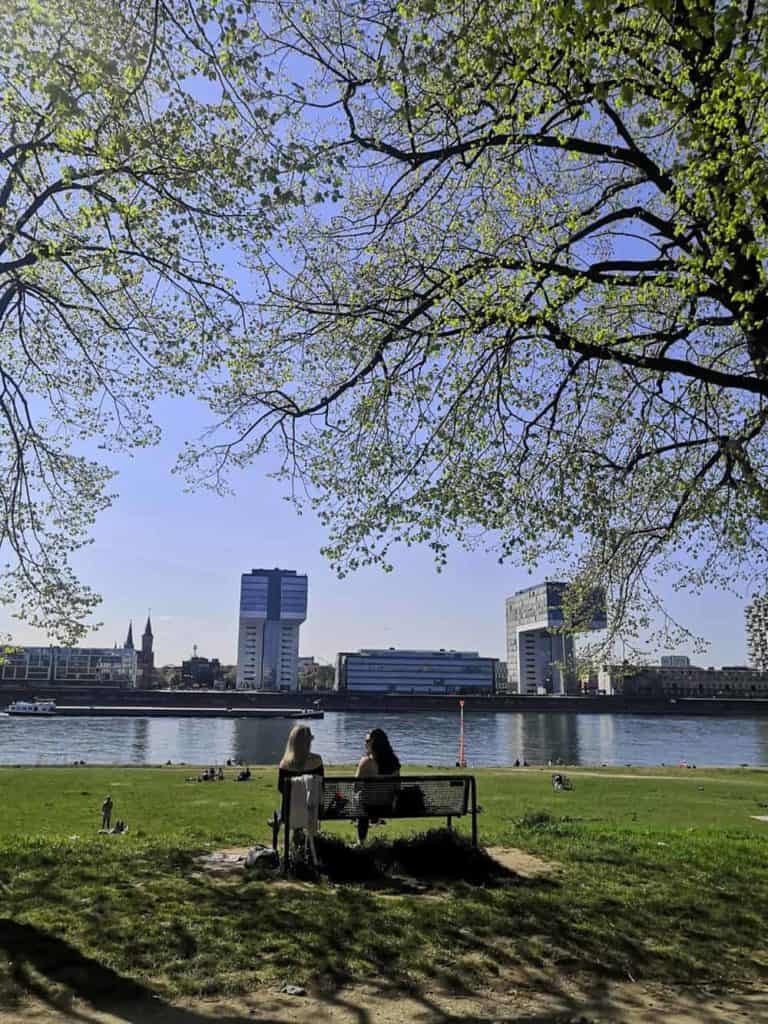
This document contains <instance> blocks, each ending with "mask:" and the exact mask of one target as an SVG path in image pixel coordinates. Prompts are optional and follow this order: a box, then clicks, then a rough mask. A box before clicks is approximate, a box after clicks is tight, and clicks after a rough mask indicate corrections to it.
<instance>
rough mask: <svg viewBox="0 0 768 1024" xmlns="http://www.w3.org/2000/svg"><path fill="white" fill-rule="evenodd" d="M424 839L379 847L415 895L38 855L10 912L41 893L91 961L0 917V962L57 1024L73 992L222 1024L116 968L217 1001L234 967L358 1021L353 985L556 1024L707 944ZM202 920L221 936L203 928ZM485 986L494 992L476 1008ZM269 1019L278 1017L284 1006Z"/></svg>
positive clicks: (364, 1009) (123, 1011)
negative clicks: (514, 996) (93, 892)
mask: <svg viewBox="0 0 768 1024" xmlns="http://www.w3.org/2000/svg"><path fill="white" fill-rule="evenodd" d="M431 843H433V839H430V840H429V842H428V843H425V844H423V846H422V848H421V849H420V850H419V849H416V850H413V849H402V848H399V847H398V848H397V849H398V850H399V852H398V853H397V855H396V856H395V855H394V853H393V852H392V851H393V850H394V849H395V844H383V846H384V845H388V846H389V852H387V850H386V849H382V850H381V851H379V853H380V854H381V857H380V859H383V860H385V861H387V863H388V864H390V866H391V867H390V870H394V871H396V872H401V871H403V872H404V871H405V870H406V868H407V869H408V870H409V871H413V872H414V874H415V876H416V882H417V883H418V886H419V890H420V889H421V887H422V886H423V884H424V879H425V878H426V879H428V885H427V889H428V891H427V892H426V893H425V892H421V891H419V890H417V891H414V890H413V889H412V888H411V889H409V888H408V887H407V886H402V885H401V884H400V883H399V881H398V880H397V876H394V877H393V878H392V879H391V883H393V884H392V886H391V888H390V890H388V891H387V890H386V889H385V890H382V889H381V887H380V886H379V884H378V883H375V888H373V889H371V888H369V887H368V884H367V883H366V882H365V880H364V879H361V880H359V881H357V882H356V884H347V883H339V882H337V883H335V884H326V883H321V884H318V885H293V886H281V885H276V884H274V882H273V880H270V879H267V878H265V879H259V878H254V877H253V876H249V875H246V876H245V877H244V878H243V879H242V880H241V881H239V882H235V883H234V884H233V883H232V882H231V881H226V882H224V881H222V880H221V879H218V878H215V877H209V876H206V875H204V874H201V873H200V871H199V866H198V865H197V864H196V863H195V861H194V859H193V858H192V857H191V856H179V857H178V858H171V859H169V858H166V860H165V861H161V860H160V859H158V858H150V857H147V858H145V859H144V860H143V861H141V862H137V859H136V858H135V857H134V858H132V859H131V860H130V861H129V860H125V861H120V862H119V866H120V871H116V870H115V868H116V867H117V866H118V863H117V862H115V864H111V863H110V864H108V865H105V864H103V863H101V862H99V863H98V864H97V863H95V862H94V863H92V864H83V863H82V861H78V862H77V863H76V864H75V863H74V862H73V863H71V864H67V865H66V867H67V869H68V870H69V872H70V873H69V874H64V876H63V877H57V876H62V871H61V865H60V864H57V863H56V860H55V858H54V859H53V860H52V861H51V862H50V863H48V862H46V863H44V864H42V865H38V870H37V872H36V873H35V875H34V885H33V884H32V881H31V880H30V879H26V880H25V881H24V883H23V885H19V886H18V889H17V890H16V891H14V895H13V899H14V904H15V906H14V913H16V914H17V915H18V916H20V917H21V916H24V917H26V916H28V915H29V916H31V915H32V914H34V913H35V912H36V911H34V910H32V908H33V906H34V901H35V900H36V901H38V902H39V895H38V894H39V893H40V892H46V894H47V895H46V901H45V903H46V906H45V915H46V920H47V921H48V922H56V924H55V925H50V924H49V927H55V928H56V931H59V924H58V922H61V931H62V932H63V933H66V929H67V927H68V923H69V922H73V923H75V932H74V933H75V934H77V933H78V932H79V934H80V935H81V936H83V938H82V944H83V946H84V947H85V948H88V949H98V950H100V951H103V952H100V953H99V954H98V959H96V958H95V957H88V956H85V955H84V954H82V953H81V952H80V951H79V950H77V949H76V948H75V947H74V946H72V945H71V944H70V943H68V942H67V941H65V939H63V938H60V937H58V936H57V935H53V934H51V932H50V931H48V930H46V929H45V928H43V927H38V926H35V925H31V924H26V923H25V924H22V923H20V922H19V921H16V920H12V919H6V920H2V919H0V961H1V960H2V959H3V957H2V955H1V952H3V951H5V952H6V957H5V959H7V960H8V961H9V963H10V966H11V971H12V975H13V983H14V985H15V988H16V990H17V991H18V992H32V993H33V994H35V995H37V996H38V997H39V998H41V999H43V1000H44V1001H45V1002H46V1003H48V1004H49V1005H51V1006H52V1007H55V1008H57V1009H60V1010H62V1011H64V1012H66V1013H68V1014H69V1017H68V1019H70V1020H76V1019H78V1018H77V1016H76V1015H75V1014H73V1013H72V1011H71V1010H70V1009H69V1004H68V1000H69V999H71V997H72V995H74V996H75V997H77V998H82V999H83V1000H86V1001H87V1002H89V1003H90V1004H91V1005H93V1006H94V1007H95V1008H96V1009H101V1010H108V1011H109V1012H112V1013H119V1015H120V1016H121V1017H122V1019H123V1020H125V1021H127V1022H129V1024H139V1022H142V1024H143V1022H147V1024H151V1022H153V1021H157V1022H158V1024H160V1022H161V1021H162V1022H163V1024H210V1022H212V1021H214V1020H215V1021H216V1022H217V1024H235V1022H236V1021H237V1022H239V1021H242V1020H244V1019H247V1018H233V1017H231V1016H230V1017H227V1016H226V1014H224V1015H221V1014H219V1013H215V1012H214V1011H213V1010H211V1013H210V1014H209V1015H206V1013H204V1012H202V1011H201V1010H200V1009H185V1008H181V1007H176V1006H173V1005H171V1004H169V1003H168V1002H166V1001H164V1000H163V999H160V998H158V996H157V994H156V993H155V992H153V991H152V990H151V989H150V988H149V987H148V986H147V985H144V984H142V983H139V982H134V981H131V980H130V979H129V978H127V977H125V976H124V975H122V974H120V973H118V971H119V970H122V969H124V970H125V971H126V973H127V972H128V971H132V972H135V973H136V974H140V975H141V976H143V977H146V978H151V977H154V976H155V974H157V975H162V974H164V973H168V972H170V971H176V974H175V978H176V981H177V983H178V984H179V987H180V989H181V990H186V991H192V990H194V989H197V990H198V991H200V990H202V991H206V992H210V994H211V995H216V994H218V993H220V992H222V991H224V989H225V988H226V987H227V985H228V984H229V979H231V978H232V977H233V976H234V977H236V976H237V975H238V973H240V974H241V977H242V990H243V991H247V990H248V987H249V986H253V985H254V984H255V983H254V981H253V977H254V975H253V967H254V964H257V965H258V966H259V968H261V967H264V968H265V969H268V970H267V976H271V977H272V978H273V979H275V983H276V984H280V983H282V981H298V982H299V983H300V984H306V985H307V986H308V988H309V990H310V991H311V992H313V993H315V994H316V998H317V999H318V1000H320V1001H321V1002H322V1003H325V1004H326V1005H328V1006H331V1007H336V1008H337V1009H339V1010H340V1011H342V1010H343V1012H345V1013H346V1014H349V1015H350V1016H351V1018H352V1019H353V1020H354V1021H355V1022H356V1024H369V1022H370V1021H372V1020H373V1017H372V1014H371V1012H370V1010H369V1008H368V1003H367V1002H366V992H365V989H364V988H361V987H360V985H361V983H362V984H363V985H364V986H368V987H369V989H370V991H372V992H373V993H374V994H375V995H376V997H377V998H378V999H379V1001H386V1000H395V999H396V998H399V997H400V996H402V995H404V994H405V995H407V996H408V997H409V998H410V999H411V1000H412V1002H413V1004H414V1006H415V1007H417V1008H420V1009H419V1010H418V1015H419V1019H420V1020H421V1021H423V1024H442V1022H451V1024H457V1022H465V1024H468V1022H470V1021H476V1022H486V1021H491V1020H495V1021H507V1020H509V1021H512V1020H514V1021H516V1022H517V1024H551V1022H552V1024H553V1022H555V1021H557V1022H558V1024H562V1022H564V1021H570V1020H571V1019H575V1020H578V1019H579V1017H580V1016H581V1017H584V1018H585V1019H586V1020H588V1021H590V1020H591V1019H592V1018H598V1019H600V1017H601V1016H605V1012H606V1009H608V1010H610V999H611V993H610V989H611V983H612V982H615V981H617V980H625V979H626V978H627V976H628V974H629V972H630V971H631V972H632V973H633V974H634V975H635V976H637V974H638V969H644V970H645V974H646V977H652V978H653V977H656V978H664V979H665V980H666V981H667V982H668V983H671V984H674V981H675V979H679V980H682V979H683V978H684V977H685V972H686V970H687V963H686V962H685V958H684V957H683V956H682V955H681V954H680V953H679V950H681V949H685V947H686V937H687V934H688V930H690V929H693V928H696V929H702V928H703V929H704V931H703V933H702V941H703V946H702V948H705V949H712V948H714V947H715V945H716V943H715V939H716V937H717V935H716V933H717V932H718V929H719V927H721V926H720V925H719V923H718V921H717V920H711V921H710V920H707V919H706V918H705V917H702V918H701V919H699V920H698V921H692V922H687V921H681V922H678V923H677V924H676V927H677V928H678V929H679V931H680V934H676V935H675V941H674V942H672V943H668V944H666V945H665V944H663V943H659V942H654V941H653V940H654V937H656V938H659V937H662V938H663V932H664V929H663V927H661V928H660V927H659V922H658V913H659V912H658V906H657V905H654V904H652V903H650V902H647V903H644V902H643V901H642V900H639V901H638V902H636V903H633V904H632V905H631V906H629V905H627V906H625V907H622V905H621V904H620V903H619V904H617V903H616V902H615V901H613V900H611V899H606V898H605V897H606V896H608V895H609V894H608V893H607V892H606V893H604V894H603V895H604V898H603V903H602V904H600V905H598V904H596V903H594V902H593V903H591V904H590V903H588V902H586V901H587V897H586V896H584V897H579V895H578V892H576V891H574V892H573V893H572V894H571V893H570V890H569V889H568V886H567V884H566V883H564V882H562V881H560V880H557V881H552V880H547V879H541V878H538V879H523V878H521V877H520V876H517V875H515V873H514V872H511V871H509V870H508V869H504V868H502V867H501V865H496V867H493V866H492V865H490V866H489V865H488V864H487V863H486V862H485V861H484V860H482V858H480V859H478V860H475V861H474V862H472V861H465V860H462V857H461V856H460V855H459V853H457V852H456V851H455V850H454V851H452V852H451V851H449V852H448V853H445V851H443V855H442V856H441V848H440V845H439V843H438V844H437V845H432V846H430V844H431ZM374 845H375V844H371V847H373V846H374ZM365 849H370V848H364V850H365ZM347 850H349V848H347ZM326 852H327V851H326ZM344 856H345V857H346V856H347V854H346V853H344ZM377 856H378V854H377ZM469 856H470V857H476V854H475V853H471V854H470V855H469ZM483 856H484V855H483ZM374 860H375V858H374ZM472 863H474V868H472ZM494 863H495V862H494ZM484 864H485V867H483V865H484ZM359 868H360V863H358V862H357V861H355V862H354V865H353V871H354V872H358V873H362V872H360V871H359ZM486 868H487V871H486ZM88 872H90V875H88ZM473 872H474V874H473ZM342 874H343V872H342ZM385 874H386V873H385ZM110 876H111V877H119V878H120V879H121V882H120V886H119V887H118V888H116V887H115V884H114V883H112V884H111V885H110V886H107V885H104V886H103V888H102V889H100V890H99V893H98V895H99V900H98V908H97V910H98V912H97V913H93V914H92V915H91V913H90V912H89V911H87V910H86V909H84V908H83V907H82V906H80V905H79V904H80V902H81V901H80V899H79V897H80V896H81V895H82V891H81V889H80V888H79V886H78V883H79V881H80V880H82V879H83V878H84V877H88V880H89V884H90V885H92V884H93V882H94V879H95V880H96V881H97V882H100V880H101V879H102V877H103V878H107V877H110ZM469 879H472V880H469ZM382 895H390V896H392V897H393V898H392V899H382ZM426 897H428V898H426ZM94 900H95V897H92V898H91V905H92V904H93V902H94ZM169 921H170V923H168V922H169ZM214 922H216V923H218V922H220V923H221V925H222V927H221V929H217V930H214V931H212V930H211V928H210V926H211V923H214ZM649 937H650V939H651V943H650V944H649V943H648V939H649ZM720 938H721V939H722V940H726V939H727V937H726V936H724V935H722V934H721V935H720ZM725 944H726V945H727V941H726V942H725ZM720 945H721V947H722V946H723V943H722V942H721V944H720ZM140 946H141V948H139V947H140ZM199 947H202V949H200V948H199ZM722 952H725V950H724V949H722V948H721V953H722ZM201 958H206V962H203V961H202V959H201ZM101 961H104V962H103V963H102V962H101ZM106 963H109V964H112V965H118V969H117V970H115V969H112V968H111V967H106V966H105V964H106ZM209 964H210V965H209ZM123 965H124V967H123ZM249 971H250V973H249ZM270 972H271V974H270ZM278 978H280V979H281V981H277V979H278ZM208 980H209V981H210V989H208V988H207V986H206V985H205V982H206V981H208ZM494 984H497V985H498V989H499V994H500V998H499V999H498V1000H495V999H494V996H493V995H491V996H490V998H487V995H488V992H489V991H492V990H493V986H494ZM510 987H519V988H520V990H521V991H524V992H527V993H529V994H530V996H531V998H530V1000H528V1003H531V1004H534V1005H535V1007H536V1009H535V1011H531V1012H529V1014H528V1016H525V1012H523V1013H522V1014H521V1013H520V1009H521V1008H520V1007H518V1009H517V1011H514V1010H513V1009H510V1011H509V1013H508V1014H507V1015H506V1016H505V1009H504V1007H503V1006H502V1005H501V1004H502V1003H504V1002H505V1003H506V1005H507V1006H509V1005H510V1003H512V1002H513V1000H511V999H506V1000H504V999H502V998H501V995H502V994H503V993H505V992H508V991H509V989H510ZM574 992H577V994H576V995H574ZM435 993H439V994H435ZM483 995H485V996H486V998H485V1000H484V1001H483V1004H482V1010H483V1013H482V1014H481V1015H480V1016H477V1015H475V1016H472V1015H471V1014H470V1015H467V1012H463V1011H462V1010H461V1007H462V1006H465V1007H467V1008H469V1006H470V1004H474V1005H475V1006H479V1005H480V1000H481V996H483ZM270 998H271V997H270V996H269V994H268V990H265V989H264V988H261V989H260V990H259V992H258V993H254V999H255V1000H257V1001H258V1010H259V1013H260V1014H263V1013H264V1012H265V1011H267V1012H268V1013H269V1012H273V1011H274V1012H275V1013H277V1007H278V1005H280V1004H279V1003H275V1002H274V1000H273V1001H272V1005H269V1001H270ZM265 1000H266V1002H265ZM246 1001H247V997H246ZM494 1002H496V1003H497V1004H498V1005H493V1004H494ZM488 1003H490V1004H491V1006H492V1008H491V1009H489V1010H488V1015H487V1016H486V1015H485V1014H484V1011H485V1006H486V1005H488ZM441 1004H442V1005H441ZM550 1006H551V1007H552V1009H551V1010H550V1009H548V1007H550ZM309 1007H310V1004H309V1003H305V1004H304V1005H302V1002H301V1000H300V999H299V1000H297V1002H296V1003H295V1008H296V1016H294V1017H293V1019H296V1020H300V1019H307V1018H305V1017H303V1016H302V1014H303V1013H304V1011H305V1010H308V1009H309ZM542 1007H545V1008H542ZM116 1008H117V1009H116ZM457 1008H458V1009H457ZM282 1009H283V1010H285V1011H286V1013H288V1012H292V1006H291V1007H288V1008H286V1007H285V1006H284V1005H283V1006H282ZM598 1011H601V1012H598ZM310 1015H311V1014H310ZM81 1019H82V1020H83V1021H85V1020H87V1018H86V1017H82V1018H81ZM259 1019H260V1020H261V1021H262V1022H264V1021H266V1020H268V1019H269V1018H267V1017H264V1016H263V1015H262V1016H260V1017H259ZM274 1019H275V1020H276V1019H278V1018H277V1016H276V1017H275V1018H274ZM282 1019H286V1018H285V1017H282ZM695 1019H697V1020H700V1021H701V1024H710V1022H712V1024H714V1022H716V1021H719V1020H720V1019H722V1017H719V1016H718V1015H717V1014H716V1013H714V1012H713V1013H712V1014H710V1013H709V1011H708V1010H707V1009H706V1008H705V1007H702V1009H701V1012H700V1013H698V1015H697V1016H696V1018H695Z"/></svg>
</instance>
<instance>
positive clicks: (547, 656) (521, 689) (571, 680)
mask: <svg viewBox="0 0 768 1024" xmlns="http://www.w3.org/2000/svg"><path fill="white" fill-rule="evenodd" d="M567 586H568V585H567V584H566V583H549V582H547V583H538V584H536V585H535V586H533V587H527V588H526V589H525V590H519V591H518V592H517V593H516V594H514V595H513V596H512V597H508V598H507V602H506V610H507V689H508V690H509V691H511V692H512V693H533V694H535V693H555V694H565V693H577V692H578V691H579V685H578V682H577V679H576V666H575V645H574V633H576V632H583V631H587V630H593V629H605V627H606V624H607V620H606V613H605V595H604V593H603V591H602V590H600V589H599V588H595V589H594V590H593V591H592V592H591V593H590V595H589V597H588V599H587V601H586V602H583V605H584V606H583V608H582V609H581V610H579V611H576V610H574V609H571V610H570V617H571V619H572V620H573V621H572V622H570V623H566V621H565V610H564V604H567V598H566V591H567ZM566 627H567V628H566Z"/></svg>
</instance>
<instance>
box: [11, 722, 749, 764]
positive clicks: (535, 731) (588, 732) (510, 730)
mask: <svg viewBox="0 0 768 1024" xmlns="http://www.w3.org/2000/svg"><path fill="white" fill-rule="evenodd" d="M293 724H294V722H293V721H291V720H290V719H283V718H274V719H261V720H259V719H244V718H238V719H226V718H214V719H201V718H90V719H89V718H67V719H45V720H30V719H23V718H8V717H7V716H1V715H0V764H72V762H73V761H80V760H82V761H86V762H87V763H89V764H97V763H106V764H163V763H165V762H166V761H173V762H174V763H179V762H182V761H183V762H186V763H187V764H206V765H208V764H224V763H225V762H226V761H227V759H228V758H229V759H235V760H240V761H244V762H246V763H248V764H252V765H253V764H277V762H278V760H279V759H280V757H281V755H282V753H283V750H284V749H285V741H286V739H287V736H288V732H289V731H290V729H291V727H292V725H293ZM310 724H311V728H312V731H313V733H314V735H315V742H314V748H315V749H316V750H317V751H318V752H319V753H321V754H322V755H323V757H324V759H325V761H326V762H327V763H329V764H337V765H340V764H347V765H354V764H355V763H356V762H357V760H358V758H359V757H360V756H361V755H362V753H363V741H364V738H365V735H366V732H367V731H368V730H369V729H371V728H372V727H373V726H379V727H381V728H382V729H385V730H386V731H387V732H388V733H389V736H390V739H391V740H392V744H393V746H394V748H395V750H396V751H397V753H398V755H399V757H400V758H401V760H402V761H404V762H406V763H409V764H422V765H433V766H441V765H453V764H455V762H456V757H457V753H458V738H459V722H458V716H457V715H456V714H454V713H451V712H436V713H433V714H359V713H355V714H341V713H339V714H334V713H329V714H327V715H326V716H325V718H324V719H322V720H313V721H312V722H311V723H310ZM466 757H467V762H468V764H469V765H470V766H473V765H474V766H481V765H490V766H493V765H511V764H513V763H514V762H515V760H516V759H518V760H520V761H523V760H526V761H528V762H529V764H546V762H547V761H548V760H552V761H557V760H562V761H563V762H564V763H566V764H609V765H623V764H636V765H644V764H645V765H654V764H656V765H658V764H676V763H678V762H680V761H686V762H688V763H693V764H699V765H704V764H732V765H738V764H742V763H746V764H752V765H756V764H766V763H767V762H768V721H766V720H765V719H747V718H743V719H723V720H718V719H712V718H652V717H650V716H642V717H632V716H629V715H616V716H612V715H564V714H544V713H535V714H534V713H528V714H498V713H493V712H487V711H483V712H478V713H471V714H468V715H467V716H466Z"/></svg>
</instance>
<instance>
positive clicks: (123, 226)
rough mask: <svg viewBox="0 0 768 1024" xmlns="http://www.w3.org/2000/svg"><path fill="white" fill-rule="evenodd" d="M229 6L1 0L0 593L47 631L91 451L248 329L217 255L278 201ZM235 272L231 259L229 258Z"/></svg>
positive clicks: (237, 244) (82, 605) (102, 467)
mask: <svg viewBox="0 0 768 1024" xmlns="http://www.w3.org/2000/svg"><path fill="white" fill-rule="evenodd" d="M246 14H247V11H245V8H244V7H243V6H242V5H234V4H229V3H211V4H206V3H198V2H195V0H123V2H121V3H114V2H112V0H57V2H56V3H55V4H50V3H43V2H40V0H17V2H6V3H4V4H2V5H1V6H0V516H1V519H0V548H1V549H2V552H3V555H4V556H5V558H6V559H7V561H8V564H7V566H5V569H4V572H3V576H2V579H1V580H0V600H3V601H5V602H12V603H13V604H14V607H15V610H16V612H17V613H18V614H19V615H20V617H23V618H26V619H27V620H28V621H31V622H33V623H35V624H37V625H40V626H43V627H46V628H47V629H48V630H49V631H50V632H52V633H53V634H54V635H56V636H57V637H58V638H59V639H62V640H73V639H75V638H76V637H77V636H78V635H79V634H80V633H81V632H82V629H83V627H82V620H83V618H84V617H86V616H87V615H88V613H89V612H90V611H91V609H92V608H93V606H94V605H95V603H96V602H97V600H98V598H97V596H96V595H95V594H94V593H93V592H92V591H91V590H90V589H89V588H88V587H87V586H85V585H83V584H82V583H81V582H80V581H79V580H78V578H77V574H76V573H75V572H74V571H73V568H72V563H71V556H72V553H73V552H74V551H75V550H76V549H77V548H78V547H79V546H80V545H81V544H83V543H85V542H86V541H87V540H88V536H89V532H90V528H91V526H92V523H93V521H94V517H95V515H96V514H97V513H98V512H99V511H100V510H101V509H103V508H104V507H105V506H106V505H108V504H109V502H110V500H111V495H110V493H109V480H110V476H111V473H110V469H109V466H108V463H107V462H106V461H105V455H104V451H103V449H107V450H110V449H112V450H114V449H119V448H125V447H126V446H128V447H131V446H137V445H138V446H140V445H146V444H149V443H151V442H152V441H153V440H154V439H155V437H156V428H155V426H154V425H153V423H152V422H151V419H150V410H151V403H152V400H153V398H154V397H155V396H156V395H158V394H164V393H180V392H181V391H183V390H186V389H188V388H190V387H191V386H192V385H193V383H194V381H195V380H196V379H197V375H198V373H199V372H200V370H201V369H202V368H203V367H204V366H207V367H210V366H211V365H212V364H213V362H214V361H215V359H216V358H217V353H219V352H220V351H222V350H223V349H225V348H226V346H227V344H228V342H229V341H230V340H231V339H232V338H233V337H234V336H236V335H237V334H238V333H239V332H241V331H242V330H243V326H244V324H245V323H246V322H247V319H248V309H247V303H246V302H245V301H244V300H243V297H242V295H241V294H240V293H239V288H238V284H237V282H236V281H233V280H230V279H229V278H228V275H227V274H225V273H224V271H223V269H222V266H223V264H224V262H225V258H226V261H227V262H228V263H229V265H234V261H235V260H236V259H238V258H240V257H241V256H242V254H243V253H244V252H246V251H247V250H248V248H249V247H250V246H252V245H254V244H257V240H258V239H259V238H260V237H262V236H263V234H264V231H265V226H266V225H267V223H269V224H270V225H274V223H275V221H276V220H277V219H279V212H278V211H279V208H280V206H281V197H280V196H279V195H278V194H276V191H275V187H274V183H273V182H274V171H273V166H272V164H273V163H275V164H277V165H278V166H279V154H278V151H279V150H280V148H281V144H280V143H279V142H278V141H277V139H276V138H273V139H270V137H269V136H268V135H267V133H266V131H265V128H266V127H267V120H266V117H265V115H264V112H263V110H262V109H261V108H260V107H259V102H258V101H259V97H258V95H257V93H256V92H255V91H254V88H253V87H252V84H253V82H254V81H255V78H254V76H253V75H252V74H251V73H250V71H249V67H250V65H251V64H252V63H253V61H254V59H255V58H254V53H255V51H254V48H253V45H252V42H251V40H250V38H249V34H248V31H247V28H246V22H247V17H246V16H245V15H246ZM229 276H232V275H229Z"/></svg>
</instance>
